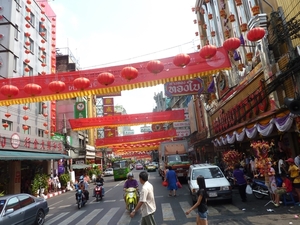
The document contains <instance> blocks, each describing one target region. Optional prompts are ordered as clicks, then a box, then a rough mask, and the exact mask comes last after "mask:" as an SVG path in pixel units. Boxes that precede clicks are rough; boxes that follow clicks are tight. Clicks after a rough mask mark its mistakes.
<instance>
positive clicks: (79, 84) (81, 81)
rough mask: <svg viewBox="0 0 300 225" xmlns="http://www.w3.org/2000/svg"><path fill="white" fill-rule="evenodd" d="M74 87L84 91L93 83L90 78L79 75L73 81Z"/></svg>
mask: <svg viewBox="0 0 300 225" xmlns="http://www.w3.org/2000/svg"><path fill="white" fill-rule="evenodd" d="M73 84H74V87H76V88H77V89H79V90H81V91H83V90H84V89H86V88H88V87H89V86H90V84H91V82H90V80H89V79H87V78H85V77H79V78H77V79H75V80H74V81H73Z"/></svg>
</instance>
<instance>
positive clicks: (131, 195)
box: [125, 188, 138, 213]
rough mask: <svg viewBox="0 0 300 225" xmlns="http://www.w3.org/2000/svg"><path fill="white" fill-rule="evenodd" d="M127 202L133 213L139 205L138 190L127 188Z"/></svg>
mask: <svg viewBox="0 0 300 225" xmlns="http://www.w3.org/2000/svg"><path fill="white" fill-rule="evenodd" d="M125 201H126V206H127V209H128V210H129V212H130V213H131V212H132V211H133V210H134V209H135V207H136V205H137V203H138V196H137V189H136V188H127V189H126V195H125Z"/></svg>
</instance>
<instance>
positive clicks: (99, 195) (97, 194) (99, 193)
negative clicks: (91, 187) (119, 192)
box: [95, 182, 103, 202]
mask: <svg viewBox="0 0 300 225" xmlns="http://www.w3.org/2000/svg"><path fill="white" fill-rule="evenodd" d="M102 189H103V183H100V182H97V183H96V186H95V197H96V201H97V202H98V201H99V200H102V198H103V193H102Z"/></svg>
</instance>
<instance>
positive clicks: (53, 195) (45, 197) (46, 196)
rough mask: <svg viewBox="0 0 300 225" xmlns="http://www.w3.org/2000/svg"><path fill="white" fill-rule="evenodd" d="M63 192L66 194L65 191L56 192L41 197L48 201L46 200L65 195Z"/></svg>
mask: <svg viewBox="0 0 300 225" xmlns="http://www.w3.org/2000/svg"><path fill="white" fill-rule="evenodd" d="M65 192H67V191H66V190H62V191H57V192H54V193H49V194H47V195H44V194H43V195H42V196H41V197H42V198H44V199H48V198H52V197H55V196H58V195H61V194H62V193H65Z"/></svg>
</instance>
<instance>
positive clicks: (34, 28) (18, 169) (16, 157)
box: [0, 0, 68, 194]
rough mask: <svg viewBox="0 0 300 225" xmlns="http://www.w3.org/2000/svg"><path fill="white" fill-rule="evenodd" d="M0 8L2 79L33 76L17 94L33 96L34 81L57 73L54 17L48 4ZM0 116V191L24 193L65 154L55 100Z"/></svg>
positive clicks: (5, 2) (16, 0)
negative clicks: (27, 185)
mask: <svg viewBox="0 0 300 225" xmlns="http://www.w3.org/2000/svg"><path fill="white" fill-rule="evenodd" d="M0 5H1V7H0V78H1V79H7V78H19V77H25V76H28V77H33V78H32V83H30V84H27V85H26V86H25V87H24V90H20V91H24V92H25V93H26V94H28V97H34V93H35V91H39V87H37V86H36V85H35V84H34V77H39V79H41V78H40V77H42V76H46V74H50V73H52V72H54V71H55V66H56V65H55V60H56V58H55V53H56V52H55V47H56V44H55V40H56V28H55V26H56V17H55V13H54V12H53V10H52V9H51V8H50V6H49V5H48V3H47V1H39V2H37V1H25V0H2V1H1V2H0ZM36 79H38V78H36ZM1 94H5V90H4V89H1ZM0 117H1V122H2V123H1V125H2V126H1V133H0V138H1V148H0V160H1V163H0V170H1V173H0V174H1V175H0V192H2V191H3V192H4V193H6V194H8V193H18V192H24V191H25V189H26V187H25V186H24V184H26V183H28V182H29V183H30V182H32V179H33V177H34V175H35V174H36V173H44V174H54V173H57V172H58V164H59V162H61V161H62V160H63V161H64V160H65V159H67V158H68V156H66V154H65V149H64V146H63V142H62V141H61V140H57V139H54V138H53V137H54V136H55V131H56V125H55V121H56V115H55V102H37V103H30V104H24V105H9V106H6V107H0ZM11 160H13V161H11Z"/></svg>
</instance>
